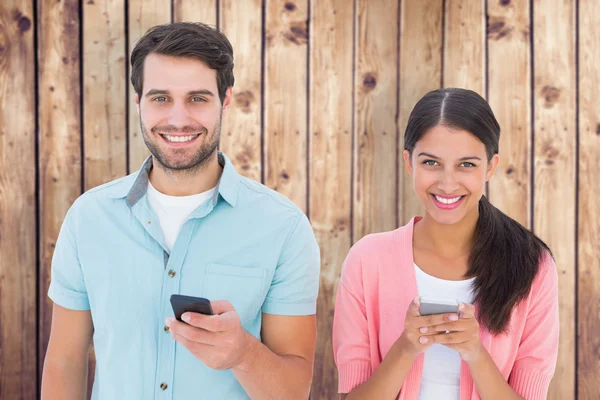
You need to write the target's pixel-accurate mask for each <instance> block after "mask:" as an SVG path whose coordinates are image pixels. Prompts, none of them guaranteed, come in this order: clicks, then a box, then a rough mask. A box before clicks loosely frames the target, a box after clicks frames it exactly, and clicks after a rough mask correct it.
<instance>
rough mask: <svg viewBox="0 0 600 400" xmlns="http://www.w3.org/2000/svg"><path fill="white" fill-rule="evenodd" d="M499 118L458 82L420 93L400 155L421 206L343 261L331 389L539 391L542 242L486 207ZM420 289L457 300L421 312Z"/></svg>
mask: <svg viewBox="0 0 600 400" xmlns="http://www.w3.org/2000/svg"><path fill="white" fill-rule="evenodd" d="M499 138H500V127H499V125H498V122H497V121H496V119H495V117H494V114H493V113H492V110H491V109H490V107H489V105H488V104H487V103H486V101H485V100H484V99H483V98H481V96H479V95H478V94H476V93H475V92H472V91H469V90H464V89H440V90H435V91H433V92H430V93H428V94H427V95H426V96H425V97H423V98H422V99H421V100H420V101H419V102H418V103H417V105H416V106H415V108H414V110H413V111H412V113H411V115H410V119H409V121H408V126H407V128H406V134H405V147H404V149H405V150H404V161H405V164H406V168H407V170H408V171H409V172H410V174H411V176H412V178H413V186H414V190H415V192H416V194H417V196H418V198H419V200H420V201H421V203H422V204H423V206H424V208H425V214H424V216H423V217H422V218H421V217H415V218H413V219H412V220H411V221H410V222H409V223H408V224H407V225H406V226H404V227H402V228H399V229H397V230H395V231H392V232H385V233H379V234H373V235H368V236H366V237H365V238H363V239H362V240H360V241H359V242H358V243H356V244H355V245H354V246H353V247H352V249H351V250H350V253H349V255H348V257H347V259H346V261H345V263H344V267H343V272H342V277H341V280H340V285H339V289H338V294H337V302H336V310H335V317H334V325H333V346H334V352H335V360H336V364H337V367H338V371H339V390H338V391H339V392H340V398H341V399H347V400H351V399H377V400H379V399H395V398H399V399H419V400H428V399H450V400H452V399H460V400H465V399H480V398H481V399H502V400H508V399H520V398H525V399H528V400H529V399H545V398H546V394H547V391H548V386H549V384H550V380H551V379H552V376H553V374H554V369H555V366H556V359H557V353H558V330H559V321H558V288H557V280H558V277H557V272H556V266H555V265H554V261H553V259H552V255H551V253H550V250H549V249H548V247H547V246H546V245H545V244H544V243H543V242H542V241H541V240H540V239H538V238H537V237H536V236H535V235H534V234H533V233H531V232H530V231H528V230H526V229H525V228H523V227H522V226H521V225H520V224H518V223H517V222H516V221H514V220H513V219H511V218H509V217H508V216H506V215H505V214H503V213H502V212H501V211H500V210H498V209H497V208H495V207H494V206H492V205H491V204H490V203H489V202H488V200H487V199H486V197H485V196H483V193H484V190H485V184H486V182H487V181H489V180H490V179H491V178H492V176H493V175H494V172H495V170H496V167H497V165H498V141H499ZM421 296H437V297H439V296H444V297H446V298H451V299H457V300H458V301H459V302H460V303H459V304H460V305H459V310H458V312H456V313H450V314H435V315H427V316H424V315H421V313H420V304H419V298H420V297H421Z"/></svg>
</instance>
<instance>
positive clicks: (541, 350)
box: [508, 254, 559, 400]
mask: <svg viewBox="0 0 600 400" xmlns="http://www.w3.org/2000/svg"><path fill="white" fill-rule="evenodd" d="M530 296H531V303H530V307H529V312H528V315H527V320H526V322H525V328H524V331H523V336H522V338H521V342H520V344H519V349H518V351H517V357H516V359H515V363H514V365H513V369H512V371H511V373H510V376H509V379H508V383H509V384H510V386H511V387H512V388H513V390H514V391H515V392H516V393H517V394H519V395H520V396H522V397H523V398H525V399H526V400H538V399H539V400H542V399H546V397H547V394H548V387H549V386H550V381H551V380H552V376H553V375H554V370H555V368H556V360H557V358H558V335H559V319H558V274H557V271H556V265H555V264H554V260H553V259H552V257H551V256H550V254H547V255H546V256H545V257H544V259H543V261H542V262H541V263H540V269H539V272H538V276H537V277H536V279H535V280H534V283H533V285H532V288H531V295H530Z"/></svg>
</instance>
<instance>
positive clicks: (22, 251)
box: [0, 0, 37, 400]
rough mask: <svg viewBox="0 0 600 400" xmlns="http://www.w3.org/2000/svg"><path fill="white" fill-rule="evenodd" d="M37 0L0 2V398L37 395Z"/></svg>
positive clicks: (31, 397) (28, 398) (25, 397)
mask: <svg viewBox="0 0 600 400" xmlns="http://www.w3.org/2000/svg"><path fill="white" fill-rule="evenodd" d="M34 24H35V21H34V19H33V8H32V2H31V1H26V0H8V1H3V2H2V4H1V5H0V260H1V262H0V296H1V300H0V321H1V322H0V325H1V326H2V329H0V398H2V399H25V400H30V399H31V400H33V399H35V398H37V385H36V384H35V382H36V379H37V377H36V373H37V372H36V366H37V364H36V346H35V343H36V340H37V332H36V330H37V321H36V309H37V308H36V293H35V292H36V275H37V274H36V268H37V266H36V255H37V243H36V240H37V238H36V221H35V216H36V198H35V173H36V172H35V161H34V160H35V133H36V132H35V119H34V118H35V113H36V109H35V72H36V71H35V68H34V57H35V52H34V47H33V38H34V36H33V35H34V31H35V26H34Z"/></svg>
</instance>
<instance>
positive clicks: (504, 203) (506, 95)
mask: <svg viewBox="0 0 600 400" xmlns="http://www.w3.org/2000/svg"><path fill="white" fill-rule="evenodd" d="M488 15H489V19H488V25H487V38H488V80H489V81H488V85H489V99H488V101H489V103H490V106H491V107H492V110H494V114H495V115H496V119H497V120H498V123H499V124H500V127H501V132H502V133H501V134H500V163H499V164H498V169H497V170H496V175H495V176H494V178H493V179H492V181H490V183H489V186H488V187H489V198H490V200H491V201H492V203H493V204H494V205H495V206H496V207H498V208H499V209H500V210H502V211H503V212H504V213H506V214H507V215H509V216H510V217H512V218H514V219H515V220H517V221H518V222H520V223H521V224H522V225H523V226H526V227H528V228H531V212H530V209H531V207H530V204H531V194H530V193H531V161H530V160H531V141H532V139H531V138H532V133H531V100H530V99H531V65H530V64H531V60H530V58H531V57H530V44H529V43H530V26H529V2H527V1H521V2H518V1H513V2H495V1H490V2H488ZM507 60H510V62H507Z"/></svg>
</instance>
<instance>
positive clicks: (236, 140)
mask: <svg viewBox="0 0 600 400" xmlns="http://www.w3.org/2000/svg"><path fill="white" fill-rule="evenodd" d="M261 3H262V1H261V0H248V1H237V0H221V15H220V23H219V26H220V29H221V30H222V31H223V33H225V35H227V38H228V39H229V41H230V42H231V44H232V46H233V57H234V63H235V67H234V70H233V73H234V76H235V84H234V88H233V95H234V101H233V102H232V104H231V107H230V108H229V110H228V111H227V113H226V116H225V117H224V118H223V125H222V128H221V145H220V147H221V149H222V150H223V151H224V152H225V154H227V155H228V156H229V158H230V159H231V161H232V162H233V164H234V165H235V167H236V169H237V171H238V172H239V173H241V174H242V175H244V176H246V177H248V178H250V179H254V180H255V181H258V182H260V181H261V134H262V133H261V100H262V91H261V86H262V57H261V52H262V6H261Z"/></svg>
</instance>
